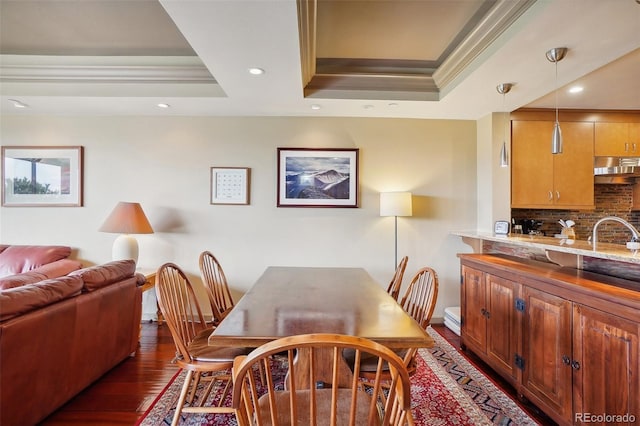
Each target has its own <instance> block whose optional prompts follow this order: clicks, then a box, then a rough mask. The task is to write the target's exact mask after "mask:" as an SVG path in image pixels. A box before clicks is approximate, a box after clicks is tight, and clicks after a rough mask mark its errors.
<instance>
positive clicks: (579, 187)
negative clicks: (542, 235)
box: [511, 120, 595, 209]
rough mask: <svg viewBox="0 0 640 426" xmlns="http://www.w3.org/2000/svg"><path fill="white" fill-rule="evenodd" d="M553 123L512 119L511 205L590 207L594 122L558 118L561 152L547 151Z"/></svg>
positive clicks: (591, 198) (591, 207) (592, 186)
mask: <svg viewBox="0 0 640 426" xmlns="http://www.w3.org/2000/svg"><path fill="white" fill-rule="evenodd" d="M553 125H554V122H553V121H517V120H514V121H512V136H511V153H512V156H511V158H512V167H511V207H512V208H540V209H593V208H595V204H594V195H593V191H594V177H593V155H594V146H593V138H594V123H593V122H561V123H560V127H561V130H562V136H563V152H562V153H561V154H551V134H552V132H553Z"/></svg>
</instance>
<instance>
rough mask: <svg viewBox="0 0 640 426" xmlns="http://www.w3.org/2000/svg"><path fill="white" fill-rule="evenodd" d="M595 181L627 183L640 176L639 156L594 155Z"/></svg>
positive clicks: (634, 180)
mask: <svg viewBox="0 0 640 426" xmlns="http://www.w3.org/2000/svg"><path fill="white" fill-rule="evenodd" d="M593 175H594V176H595V183H611V184H616V183H617V184H629V183H635V182H636V178H640V157H594V161H593Z"/></svg>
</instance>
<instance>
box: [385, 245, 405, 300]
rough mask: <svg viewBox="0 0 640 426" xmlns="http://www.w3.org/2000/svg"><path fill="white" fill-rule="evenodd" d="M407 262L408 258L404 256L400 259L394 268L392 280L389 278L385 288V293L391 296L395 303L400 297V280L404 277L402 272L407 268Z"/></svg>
mask: <svg viewBox="0 0 640 426" xmlns="http://www.w3.org/2000/svg"><path fill="white" fill-rule="evenodd" d="M408 262H409V256H405V257H403V258H402V259H400V263H398V266H397V267H396V272H395V273H394V274H393V278H391V282H390V283H389V287H387V293H389V294H390V295H391V297H393V298H394V299H396V301H397V300H398V297H399V296H400V287H402V278H403V277H404V270H405V269H406V268H407V263H408Z"/></svg>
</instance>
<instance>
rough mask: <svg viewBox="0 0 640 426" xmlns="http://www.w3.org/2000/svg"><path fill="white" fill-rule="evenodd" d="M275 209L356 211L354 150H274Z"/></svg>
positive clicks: (356, 192)
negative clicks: (309, 208)
mask: <svg viewBox="0 0 640 426" xmlns="http://www.w3.org/2000/svg"><path fill="white" fill-rule="evenodd" d="M278 207H358V149H348V148H345V149H341V148H337V149H316V148H278Z"/></svg>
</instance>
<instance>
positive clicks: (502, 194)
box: [477, 112, 511, 232]
mask: <svg viewBox="0 0 640 426" xmlns="http://www.w3.org/2000/svg"><path fill="white" fill-rule="evenodd" d="M508 120H509V118H508V116H507V115H505V113H500V112H497V113H492V114H489V115H487V116H485V117H483V118H481V119H480V120H478V122H477V141H478V142H477V147H478V148H477V149H478V153H477V167H478V181H477V182H478V226H477V230H478V231H482V232H493V225H494V223H495V221H496V220H510V219H511V204H510V203H511V142H510V138H511V131H510V128H511V126H510V125H509V121H508ZM505 125H506V126H508V127H507V128H505ZM503 141H505V142H506V144H507V152H508V155H509V167H500V149H501V148H502V142H503Z"/></svg>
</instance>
